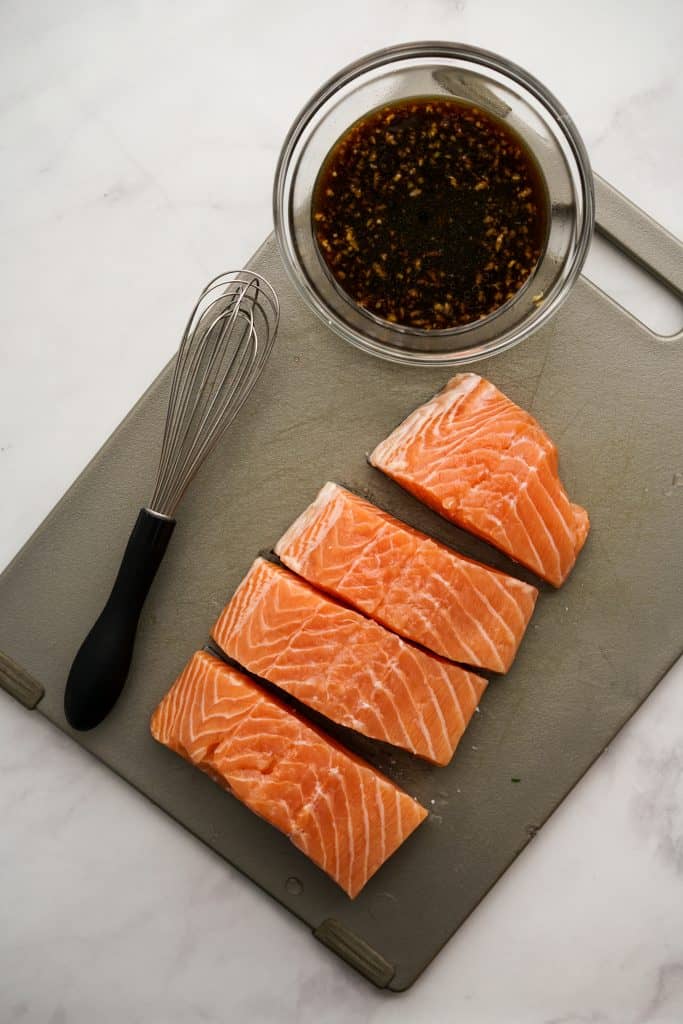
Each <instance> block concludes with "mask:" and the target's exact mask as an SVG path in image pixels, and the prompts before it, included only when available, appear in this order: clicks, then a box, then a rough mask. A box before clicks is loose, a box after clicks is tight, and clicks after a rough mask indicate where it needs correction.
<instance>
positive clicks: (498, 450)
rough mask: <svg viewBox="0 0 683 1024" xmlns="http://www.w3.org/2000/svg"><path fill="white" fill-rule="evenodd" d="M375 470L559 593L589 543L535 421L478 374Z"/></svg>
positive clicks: (414, 419) (552, 450)
mask: <svg viewBox="0 0 683 1024" xmlns="http://www.w3.org/2000/svg"><path fill="white" fill-rule="evenodd" d="M370 462H371V463H372V465H373V466H376V467H377V469H381V470H382V472H384V473H386V474H387V476H390V477H392V479H394V480H395V481H396V482H397V483H399V484H401V485H402V486H403V487H405V488H406V490H408V491H410V492H411V493H412V494H414V495H415V496H416V497H417V498H419V499H420V500H421V501H423V502H424V503H425V504H426V505H429V506H430V508H433V509H434V510H435V511H436V512H439V513H440V514H441V515H442V516H444V517H445V518H446V519H450V520H451V522H453V523H456V524H457V525H458V526H462V527H463V528H464V529H465V530H470V531H471V532H472V533H475V534H477V536H479V537H483V538H484V540H486V541H488V542H489V543H490V544H494V545H495V546H496V547H498V548H500V549H501V551H504V552H505V553H506V554H507V555H509V556H510V557H511V558H513V559H514V560H515V561H516V562H521V564H522V565H525V566H527V568H529V569H531V570H532V572H535V573H537V574H538V575H539V576H540V577H541V578H542V579H544V580H547V581H548V583H552V584H553V586H555V587H559V586H560V585H561V584H562V583H563V582H564V581H565V580H566V578H567V576H568V574H569V573H570V572H571V570H572V568H573V566H574V563H575V562H576V557H577V555H578V553H579V551H580V550H581V548H582V547H583V545H584V542H585V540H586V537H587V535H588V529H589V522H588V513H587V512H586V510H585V509H583V508H581V506H580V505H573V504H572V503H571V502H570V501H569V498H568V497H567V494H566V491H565V489H564V487H563V486H562V482H561V481H560V478H559V475H558V466H557V449H556V447H555V445H554V444H553V443H552V441H551V440H550V438H549V437H548V435H547V434H546V433H545V432H544V431H543V429H542V428H541V427H540V426H539V425H538V423H537V422H536V420H535V419H534V418H533V416H530V415H529V413H528V412H525V411H524V410H523V409H520V407H519V406H518V405H515V403H514V402H512V401H510V399H509V398H507V397H506V396H505V395H504V394H502V392H500V391H499V390H498V388H496V387H494V385H493V384H491V383H489V381H487V380H484V379H483V377H479V376H478V375H477V374H476V373H459V374H457V376H455V377H453V379H452V380H450V381H449V382H448V384H447V385H446V387H445V388H444V389H443V391H441V392H439V394H438V395H435V396H434V398H432V399H430V400H429V401H428V402H426V403H425V404H424V405H422V406H420V407H419V409H416V410H415V412H413V413H411V414H410V416H408V418H407V419H406V420H404V421H403V423H401V424H400V426H398V427H397V428H396V430H394V432H393V433H392V434H390V435H389V437H388V438H387V439H386V440H385V441H382V442H381V444H379V445H378V446H377V447H376V448H375V450H374V452H373V453H372V455H371V456H370Z"/></svg>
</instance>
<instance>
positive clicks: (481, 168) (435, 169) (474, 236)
mask: <svg viewBox="0 0 683 1024" xmlns="http://www.w3.org/2000/svg"><path fill="white" fill-rule="evenodd" d="M546 223H547V201H546V192H545V186H544V184H543V181H542V178H541V175H540V173H539V171H538V169H537V167H536V164H535V162H534V160H533V158H532V156H531V155H530V154H529V153H528V151H527V150H526V148H525V147H524V145H523V143H522V142H521V140H520V139H519V138H518V136H517V135H516V134H513V133H512V132H511V131H510V129H509V128H507V127H506V126H504V125H503V124H502V123H501V122H499V121H497V120H494V119H492V118H491V117H489V116H488V115H487V114H484V113H483V112H482V111H481V110H479V109H477V108H475V107H467V106H463V105H462V104H461V103H458V102H456V101H455V100H448V99H440V98H438V99H437V98H418V99H412V100H404V101H402V102H400V103H397V104H393V105H390V106H385V107H381V108H379V109H377V110H374V111H372V112H371V113H370V114H368V115H367V116H366V117H364V118H362V119H361V120H360V121H357V122H356V124H354V125H353V126H352V127H351V128H350V129H349V130H348V131H347V132H346V133H345V134H344V135H343V136H342V137H341V138H340V139H339V141H338V142H337V143H336V144H335V146H334V147H333V149H332V150H331V151H330V153H329V154H328V156H327V159H326V160H325V163H324V164H323V166H322V168H321V170H320V173H319V175H318V180H317V181H316V185H315V191H314V196H313V229H314V232H315V237H316V239H317V242H318V246H319V248H320V252H321V254H322V256H323V259H324V260H325V263H326V264H327V266H328V267H329V270H330V272H331V273H332V275H333V277H334V278H335V280H336V281H337V282H338V284H339V285H340V286H341V287H342V288H343V289H344V291H345V292H347V293H348V295H350V297H351V298H352V299H353V300H354V301H355V302H357V303H358V304H359V305H360V306H362V307H363V308H364V309H366V310H368V312H370V313H374V314H375V316H378V317H381V318H382V319H384V320H388V321H390V322H392V323H398V324H404V325H406V326H409V327H417V328H420V329H422V330H443V329H445V328H451V327H458V326H462V325H464V324H468V323H471V322H473V321H475V320H479V319H482V318H483V317H485V316H488V315H489V314H490V313H492V312H494V310H496V309H498V308H499V307H500V306H501V305H503V303H505V302H507V301H508V299H511V298H512V297H513V296H514V295H515V294H516V292H517V291H518V290H519V289H520V288H521V287H522V285H523V284H524V283H525V282H526V280H527V279H528V277H529V275H530V273H531V272H532V270H533V269H534V267H535V265H536V263H537V262H538V258H539V256H540V254H541V250H542V248H543V245H544V243H545V236H546Z"/></svg>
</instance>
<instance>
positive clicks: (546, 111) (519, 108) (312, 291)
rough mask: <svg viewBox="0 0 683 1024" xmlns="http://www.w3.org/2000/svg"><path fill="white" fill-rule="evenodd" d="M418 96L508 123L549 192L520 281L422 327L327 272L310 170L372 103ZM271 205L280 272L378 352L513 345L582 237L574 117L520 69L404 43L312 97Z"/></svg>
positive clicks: (585, 189)
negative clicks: (543, 227)
mask: <svg viewBox="0 0 683 1024" xmlns="http://www.w3.org/2000/svg"><path fill="white" fill-rule="evenodd" d="M418 96H440V97H443V98H452V99H457V100H459V101H460V102H462V103H466V104H469V105H471V106H476V107H478V108H479V109H480V110H483V111H485V112H487V113H488V114H490V115H491V116H492V117H493V118H495V119H497V120H499V121H501V122H503V123H504V124H506V125H508V126H509V127H510V128H511V129H512V130H513V131H514V132H516V133H517V135H518V136H520V137H521V139H522V141H523V142H524V144H525V145H526V148H527V149H528V150H529V151H530V153H531V155H532V156H533V157H534V159H535V161H536V164H537V167H538V170H539V171H540V174H541V177H542V179H543V181H544V183H545V188H546V192H547V198H548V210H547V237H546V243H545V248H544V249H543V251H542V252H541V256H540V258H539V261H538V263H537V264H536V267H535V269H534V270H533V272H532V273H531V275H530V276H529V278H528V279H527V281H526V283H525V284H524V285H523V287H522V288H521V289H520V290H519V291H518V292H517V293H516V294H515V295H514V297H513V298H511V299H510V300H509V301H508V302H506V303H505V304H504V305H502V306H500V307H499V308H498V309H496V310H495V311H494V312H493V313H491V314H490V315H489V316H487V317H486V318H485V319H482V320H477V321H475V322H473V323H470V324H466V325H465V326H460V327H454V328H450V329H448V330H432V331H427V330H420V329H418V328H411V327H406V326H403V325H401V324H394V323H389V322H388V321H386V320H382V319H380V318H379V317H376V316H374V315H373V314H371V313H368V312H367V311H366V310H364V309H363V308H362V307H361V306H359V305H358V304H357V303H355V302H354V300H353V299H352V298H351V297H350V296H349V295H347V294H346V293H345V292H344V291H343V290H342V289H341V288H340V287H339V285H338V284H337V282H336V281H335V280H334V278H333V277H332V275H331V273H330V272H329V270H328V269H327V267H326V265H325V263H324V261H323V259H322V256H321V255H320V251H319V248H318V244H317V242H316V239H315V235H314V232H313V220H312V210H311V206H312V202H313V192H314V187H315V183H316V179H317V177H318V172H319V171H320V168H321V165H322V164H323V162H324V160H325V158H326V157H327V155H328V153H329V151H330V150H331V149H332V147H333V146H334V144H335V143H336V142H337V141H338V139H339V137H340V136H341V135H343V134H344V133H345V132H346V131H347V130H348V129H349V128H350V127H351V126H352V125H353V124H354V123H355V122H356V121H358V120H359V118H362V117H363V116H364V115H366V114H367V113H369V112H370V111H371V110H374V109H375V108H377V107H380V106H383V105H385V104H387V103H395V102H397V101H400V100H404V99H409V98H411V97H418ZM273 210H274V218H275V231H276V234H277V239H278V243H279V246H280V252H281V255H282V258H283V261H284V264H285V267H286V269H287V272H288V274H289V277H290V278H291V280H292V281H293V283H294V285H295V286H296V288H297V290H298V291H299V293H300V294H301V296H302V297H303V298H304V300H305V301H306V303H307V304H308V305H309V306H310V307H311V309H313V310H314V311H315V313H317V314H318V316H319V317H320V318H321V320H323V321H324V322H325V323H326V324H328V326H329V327H331V328H332V330H333V331H336V333H337V334H339V335H340V336H341V337H342V338H344V339H345V341H348V342H350V343H351V344H352V345H356V346H357V347H358V348H360V349H363V351H365V352H369V353H371V354H372V355H375V356H379V357H380V358H382V359H389V360H392V361H394V362H399V363H408V364H413V365H427V366H429V365H432V366H434V365H440V366H456V365H458V364H460V363H464V362H472V361H474V360H476V359H483V358H484V357H486V356H490V355H493V354H494V353H498V352H503V351H504V350H505V349H508V348H511V346H513V345H516V344H517V343H518V342H520V341H521V340H522V339H523V338H525V337H527V335H529V334H530V333H531V332H532V331H534V330H536V329H537V328H538V327H540V326H541V325H542V324H544V323H545V322H546V321H547V320H548V319H549V317H551V316H552V315H553V313H555V311H556V310H557V309H558V307H559V306H560V304H561V303H562V302H563V301H564V299H565V298H566V297H567V294H568V292H569V290H570V288H571V286H572V284H573V283H574V281H575V280H576V278H577V277H578V275H579V273H580V271H581V267H582V266H583V263H584V260H585V258H586V254H587V252H588V248H589V245H590V240H591V235H592V231H593V223H594V196H593V178H592V174H591V169H590V164H589V161H588V155H587V153H586V150H585V147H584V145H583V142H582V140H581V137H580V136H579V133H578V132H577V130H576V127H575V125H574V123H573V121H572V120H571V118H570V117H569V115H568V114H567V112H566V111H565V109H564V108H563V107H562V106H561V104H560V103H559V102H558V101H557V100H556V99H555V97H554V96H553V95H552V94H551V93H550V92H548V90H547V89H546V88H545V86H543V85H541V83H540V82H538V81H537V80H536V79H535V78H533V77H532V76H531V75H529V74H528V73H527V72H526V71H524V70H523V69H522V68H520V67H517V65H515V64H512V63H511V62H510V61H508V60H506V59H505V58H504V57H499V56H497V55H496V54H494V53H489V52H487V51H486V50H479V49H476V48H475V47H472V46H464V45H461V44H459V43H445V42H422V43H406V44H403V45H399V46H394V47H390V48H388V49H385V50H378V51H377V52H375V53H371V54H370V55H369V56H367V57H363V58H362V59H361V60H358V61H356V62H354V63H353V64H349V65H348V67H345V68H343V69H342V70H341V71H340V72H338V74H336V75H335V76H334V77H333V78H331V79H330V80H329V81H328V82H326V83H325V85H323V86H322V88H321V89H319V90H318V92H317V93H316V94H315V95H314V96H313V97H312V98H311V100H310V101H309V103H308V104H307V105H306V106H305V107H304V109H303V110H302V111H301V113H300V114H299V116H298V117H297V119H296V121H295V122H294V124H293V125H292V127H291V129H290V131H289V134H288V135H287V138H286V139H285V142H284V145H283V148H282V152H281V154H280V159H279V161H278V165H277V170H276V174H275V186H274V192H273Z"/></svg>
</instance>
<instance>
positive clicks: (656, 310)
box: [584, 231, 683, 338]
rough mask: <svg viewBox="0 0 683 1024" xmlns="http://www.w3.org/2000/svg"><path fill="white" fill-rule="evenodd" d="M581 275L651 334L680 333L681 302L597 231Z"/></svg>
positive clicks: (682, 318)
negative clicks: (652, 332) (651, 332)
mask: <svg viewBox="0 0 683 1024" xmlns="http://www.w3.org/2000/svg"><path fill="white" fill-rule="evenodd" d="M584 273H585V275H586V277H587V278H589V280H590V281H592V282H593V284H595V285H597V286H598V288H600V289H601V290H602V291H603V292H605V293H606V294H607V295H609V297H610V298H611V299H614V301H615V302H618V303H619V305H620V306H622V307H623V308H624V309H625V310H626V311H627V312H628V313H630V314H631V315H632V316H634V317H636V319H637V320H640V322H641V323H642V324H644V325H645V327H647V328H648V329H649V330H651V331H654V333H655V334H658V335H660V336H662V337H665V338H671V337H672V336H674V335H677V334H679V333H680V332H681V331H682V330H683V298H682V297H681V296H680V295H678V294H677V293H676V292H675V291H673V289H671V288H669V287H668V286H667V285H665V284H664V283H663V282H662V281H660V280H659V279H658V278H657V277H655V276H654V274H652V273H650V271H649V270H648V269H647V268H646V267H645V266H643V265H642V264H640V263H637V262H636V261H635V260H634V259H632V258H631V257H630V256H628V255H627V254H626V253H625V252H624V251H623V250H621V249H619V248H618V247H617V246H616V245H614V243H613V242H611V241H609V239H607V238H605V237H604V235H601V234H600V233H599V231H596V233H595V235H594V237H593V242H592V245H591V248H590V252H589V253H588V259H587V260H586V264H585V267H584Z"/></svg>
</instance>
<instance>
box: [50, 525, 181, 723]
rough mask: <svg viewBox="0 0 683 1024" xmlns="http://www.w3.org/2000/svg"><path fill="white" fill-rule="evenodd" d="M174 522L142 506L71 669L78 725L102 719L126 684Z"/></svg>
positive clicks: (70, 703) (69, 705) (71, 706)
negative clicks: (141, 620) (102, 603)
mask: <svg viewBox="0 0 683 1024" xmlns="http://www.w3.org/2000/svg"><path fill="white" fill-rule="evenodd" d="M174 526H175V520H174V519H170V518H167V517H165V516H159V515H156V514H155V513H154V512H150V511H149V510H148V509H146V508H143V509H141V510H140V514H139V515H138V518H137V521H136V523H135V526H134V527H133V532H132V533H131V535H130V538H129V540H128V544H127V545H126V550H125V552H124V555H123V560H122V562H121V567H120V569H119V572H118V575H117V577H116V580H115V582H114V586H113V588H112V591H111V594H110V595H109V599H108V601H107V603H106V604H105V606H104V608H103V610H102V613H101V615H100V617H99V618H98V620H97V622H96V623H95V625H94V626H93V628H92V629H91V630H90V632H89V633H88V635H87V637H86V638H85V640H84V641H83V643H82V645H81V647H80V650H79V651H78V654H77V655H76V657H75V658H74V662H73V665H72V666H71V671H70V672H69V678H68V680H67V684H66V691H65V694H64V714H65V715H66V718H67V721H68V722H69V725H71V726H72V727H73V728H74V729H79V730H86V729H92V728H94V726H96V725H99V723H100V722H101V721H102V720H103V719H104V718H106V716H107V715H108V714H109V712H110V711H111V709H112V708H113V707H114V704H115V703H116V701H117V700H118V698H119V696H120V694H121V691H122V690H123V687H124V684H125V682H126V677H127V675H128V669H129V668H130V662H131V658H132V656H133V646H134V644H135V634H136V632H137V628H138V620H139V618H140V613H141V611H142V607H143V605H144V603H145V599H146V597H147V594H148V593H149V588H150V587H151V585H152V582H153V580H154V577H155V576H156V573H157V569H158V568H159V566H160V564H161V560H162V558H163V557H164V554H165V552H166V548H167V547H168V542H169V540H170V539H171V534H172V533H173V528H174Z"/></svg>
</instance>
